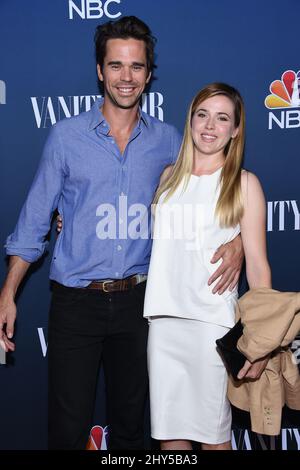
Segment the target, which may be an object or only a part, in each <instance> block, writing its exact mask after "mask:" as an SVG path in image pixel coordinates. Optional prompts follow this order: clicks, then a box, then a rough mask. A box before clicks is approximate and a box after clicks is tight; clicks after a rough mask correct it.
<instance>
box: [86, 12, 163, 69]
mask: <svg viewBox="0 0 300 470" xmlns="http://www.w3.org/2000/svg"><path fill="white" fill-rule="evenodd" d="M129 38H133V39H138V40H140V41H144V43H145V46H146V57H147V70H148V72H149V73H150V72H152V70H153V69H154V68H155V65H154V46H155V43H156V39H155V37H154V36H153V35H152V33H151V30H150V29H149V27H148V26H147V25H146V24H145V23H144V22H143V21H142V20H140V19H139V18H137V17H136V16H123V17H122V18H121V19H119V20H117V21H108V22H107V23H104V24H102V25H99V26H98V27H97V28H96V33H95V52H96V61H97V64H99V65H100V67H101V69H103V62H104V58H105V54H106V43H107V41H108V40H109V39H129Z"/></svg>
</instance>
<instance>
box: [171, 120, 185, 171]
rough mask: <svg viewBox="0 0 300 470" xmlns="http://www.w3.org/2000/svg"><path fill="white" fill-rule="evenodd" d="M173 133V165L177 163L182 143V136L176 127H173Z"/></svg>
mask: <svg viewBox="0 0 300 470" xmlns="http://www.w3.org/2000/svg"><path fill="white" fill-rule="evenodd" d="M172 131H173V132H172V133H171V138H172V145H171V149H172V154H171V164H172V165H173V164H174V163H175V162H176V160H177V157H178V154H179V150H180V147H181V143H182V135H181V134H180V132H178V130H177V129H176V127H172Z"/></svg>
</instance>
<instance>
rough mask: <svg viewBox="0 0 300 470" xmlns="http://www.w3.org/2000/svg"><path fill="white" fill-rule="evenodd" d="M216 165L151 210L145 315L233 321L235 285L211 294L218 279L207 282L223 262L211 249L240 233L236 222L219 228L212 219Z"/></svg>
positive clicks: (216, 191) (226, 323) (217, 174)
mask: <svg viewBox="0 0 300 470" xmlns="http://www.w3.org/2000/svg"><path fill="white" fill-rule="evenodd" d="M221 169H222V168H220V169H218V170H217V171H215V172H214V173H212V174H210V175H201V176H196V175H191V178H190V180H189V182H188V186H187V188H186V190H185V191H184V192H183V191H182V190H183V187H184V183H183V182H182V183H181V184H180V185H179V187H178V188H177V190H176V191H175V193H174V194H173V195H172V196H171V197H170V199H168V200H167V202H165V203H163V200H164V198H165V193H164V194H162V196H161V197H160V199H159V201H158V204H157V206H156V211H155V220H154V233H153V247H152V253H151V260H150V267H149V273H148V280H147V288H146V295H145V304H144V317H152V316H153V317H154V316H160V315H167V316H172V317H182V318H190V319H194V320H201V321H205V322H208V323H214V324H217V325H221V326H227V327H232V326H233V325H234V318H235V316H234V308H235V303H236V300H237V288H235V289H234V290H233V291H232V292H229V291H226V292H224V293H223V294H222V295H219V294H213V293H212V290H213V287H214V285H216V283H217V282H218V281H215V282H214V283H213V284H212V285H210V286H208V284H207V281H208V279H209V277H210V276H211V274H213V273H214V272H215V271H216V269H217V267H218V266H219V265H220V264H221V262H222V260H220V261H218V262H217V263H215V264H212V263H210V260H211V258H212V256H213V254H214V253H215V251H216V249H217V248H218V247H219V246H220V245H222V244H224V243H227V242H229V241H231V240H233V239H234V238H235V237H236V236H237V235H238V234H239V233H240V226H239V225H237V226H235V227H230V228H221V227H220V225H219V223H218V219H216V218H215V216H214V213H215V207H216V203H217V200H218V196H219V190H220V187H219V178H220V174H221Z"/></svg>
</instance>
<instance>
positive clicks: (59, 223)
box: [56, 214, 63, 233]
mask: <svg viewBox="0 0 300 470" xmlns="http://www.w3.org/2000/svg"><path fill="white" fill-rule="evenodd" d="M62 226H63V221H62V216H61V215H60V214H58V216H57V217H56V231H57V232H58V233H60V232H61V229H62Z"/></svg>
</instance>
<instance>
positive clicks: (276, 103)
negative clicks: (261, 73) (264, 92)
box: [265, 70, 300, 109]
mask: <svg viewBox="0 0 300 470" xmlns="http://www.w3.org/2000/svg"><path fill="white" fill-rule="evenodd" d="M270 92H271V95H268V96H267V97H266V99H265V106H266V107H267V108H269V109H282V108H298V107H300V70H299V71H298V72H297V73H296V72H294V71H293V70H286V71H285V72H284V73H283V74H282V76H281V80H274V81H273V82H272V83H271V85H270Z"/></svg>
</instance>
